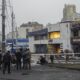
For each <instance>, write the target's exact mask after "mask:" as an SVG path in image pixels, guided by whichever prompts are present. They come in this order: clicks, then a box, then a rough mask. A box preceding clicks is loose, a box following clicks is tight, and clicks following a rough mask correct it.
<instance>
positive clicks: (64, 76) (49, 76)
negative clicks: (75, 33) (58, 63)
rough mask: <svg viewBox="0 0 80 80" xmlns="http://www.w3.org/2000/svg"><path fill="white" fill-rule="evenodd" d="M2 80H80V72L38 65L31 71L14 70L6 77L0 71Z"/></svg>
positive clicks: (0, 79)
mask: <svg viewBox="0 0 80 80" xmlns="http://www.w3.org/2000/svg"><path fill="white" fill-rule="evenodd" d="M0 80H80V71H76V70H68V69H60V68H54V67H48V66H41V65H36V66H33V67H32V70H31V71H23V70H22V71H16V70H14V71H12V73H11V74H7V73H6V74H5V75H3V74H2V72H1V71H0Z"/></svg>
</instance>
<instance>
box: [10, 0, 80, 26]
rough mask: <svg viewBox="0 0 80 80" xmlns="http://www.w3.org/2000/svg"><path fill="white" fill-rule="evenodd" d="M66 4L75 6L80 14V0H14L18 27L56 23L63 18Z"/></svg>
mask: <svg viewBox="0 0 80 80" xmlns="http://www.w3.org/2000/svg"><path fill="white" fill-rule="evenodd" d="M11 1H12V0H11ZM64 4H75V5H76V7H77V12H80V0H13V7H14V12H15V16H16V22H17V24H18V26H19V25H20V24H22V23H27V22H28V21H38V22H39V23H42V24H44V25H45V24H47V23H56V22H58V21H60V20H61V18H62V15H63V8H64Z"/></svg>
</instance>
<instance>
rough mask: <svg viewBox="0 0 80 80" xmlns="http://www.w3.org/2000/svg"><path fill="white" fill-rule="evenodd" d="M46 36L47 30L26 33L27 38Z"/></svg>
mask: <svg viewBox="0 0 80 80" xmlns="http://www.w3.org/2000/svg"><path fill="white" fill-rule="evenodd" d="M46 34H48V29H47V28H45V29H42V30H38V31H34V32H29V33H28V35H29V36H36V35H46Z"/></svg>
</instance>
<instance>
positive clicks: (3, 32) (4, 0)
mask: <svg viewBox="0 0 80 80" xmlns="http://www.w3.org/2000/svg"><path fill="white" fill-rule="evenodd" d="M5 8H6V0H2V53H5V50H6V48H5V17H6V16H5Z"/></svg>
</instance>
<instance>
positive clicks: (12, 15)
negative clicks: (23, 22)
mask: <svg viewBox="0 0 80 80" xmlns="http://www.w3.org/2000/svg"><path fill="white" fill-rule="evenodd" d="M11 17H12V52H13V45H14V14H13V11H12V14H11Z"/></svg>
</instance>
